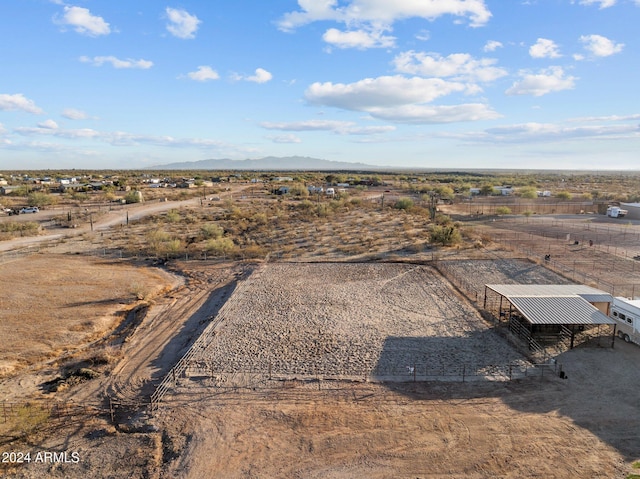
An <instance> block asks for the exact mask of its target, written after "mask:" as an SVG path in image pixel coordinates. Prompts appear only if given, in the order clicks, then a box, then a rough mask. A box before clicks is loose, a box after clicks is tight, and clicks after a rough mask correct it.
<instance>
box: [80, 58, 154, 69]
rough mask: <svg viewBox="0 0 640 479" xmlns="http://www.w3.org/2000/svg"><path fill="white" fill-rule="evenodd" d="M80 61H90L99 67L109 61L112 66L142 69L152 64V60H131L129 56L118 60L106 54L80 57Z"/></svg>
mask: <svg viewBox="0 0 640 479" xmlns="http://www.w3.org/2000/svg"><path fill="white" fill-rule="evenodd" d="M80 61H81V62H83V63H91V64H93V65H94V66H97V67H100V66H102V65H104V64H105V63H110V64H111V66H112V67H113V68H118V69H122V68H139V69H142V70H147V69H149V68H151V67H152V66H153V62H152V61H149V60H142V59H141V60H133V59H131V58H127V59H126V60H120V59H119V58H116V57H114V56H106V57H93V58H89V57H86V56H82V57H80Z"/></svg>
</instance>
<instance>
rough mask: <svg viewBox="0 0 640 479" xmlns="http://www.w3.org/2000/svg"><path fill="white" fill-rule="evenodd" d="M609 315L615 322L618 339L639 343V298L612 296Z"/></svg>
mask: <svg viewBox="0 0 640 479" xmlns="http://www.w3.org/2000/svg"><path fill="white" fill-rule="evenodd" d="M610 316H611V317H612V318H613V319H615V321H616V323H617V329H618V337H619V338H620V339H624V340H625V341H626V342H627V343H636V344H638V345H640V300H637V299H636V300H632V299H627V298H621V297H616V298H613V303H611V313H610Z"/></svg>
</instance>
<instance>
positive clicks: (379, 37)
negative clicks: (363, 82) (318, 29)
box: [322, 28, 396, 50]
mask: <svg viewBox="0 0 640 479" xmlns="http://www.w3.org/2000/svg"><path fill="white" fill-rule="evenodd" d="M384 31H385V30H384V29H379V30H364V29H361V30H351V31H346V32H342V31H340V30H338V29H336V28H330V29H329V30H327V31H326V32H325V33H324V35H323V36H322V39H323V40H324V41H325V42H327V43H329V44H331V45H333V46H335V47H337V48H358V49H360V50H364V49H366V48H391V47H393V46H395V41H396V38H395V37H391V36H387V35H383V32H384Z"/></svg>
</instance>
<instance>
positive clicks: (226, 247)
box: [206, 238, 236, 256]
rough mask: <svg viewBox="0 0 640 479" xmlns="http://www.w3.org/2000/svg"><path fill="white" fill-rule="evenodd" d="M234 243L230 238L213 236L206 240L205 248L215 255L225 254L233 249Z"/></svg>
mask: <svg viewBox="0 0 640 479" xmlns="http://www.w3.org/2000/svg"><path fill="white" fill-rule="evenodd" d="M235 247H236V246H235V244H234V243H233V240H232V239H231V238H215V239H210V240H209V241H207V244H206V250H207V252H208V253H211V254H213V255H216V256H226V255H228V254H230V253H232V252H233V251H234V250H235Z"/></svg>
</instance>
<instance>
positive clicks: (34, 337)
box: [0, 254, 180, 377]
mask: <svg viewBox="0 0 640 479" xmlns="http://www.w3.org/2000/svg"><path fill="white" fill-rule="evenodd" d="M0 276H2V284H3V288H2V295H1V296H0V323H1V324H2V327H3V334H2V335H0V377H2V376H7V375H9V374H10V373H12V372H14V371H16V370H18V369H20V368H22V367H28V366H34V365H37V364H38V363H40V362H42V361H43V360H45V359H47V358H58V357H59V356H61V355H71V354H73V352H74V350H75V349H76V348H77V347H80V348H81V347H86V345H87V344H88V343H90V342H92V341H96V340H98V339H100V338H102V337H103V336H104V335H105V334H106V333H107V332H108V331H111V330H112V329H114V328H115V327H116V326H117V325H118V324H119V323H120V322H121V321H122V320H123V318H124V317H126V316H127V314H128V312H129V311H130V310H131V309H133V308H134V307H135V305H136V304H137V303H138V302H139V301H140V300H145V299H146V300H149V299H151V298H153V297H155V296H158V295H159V294H161V293H162V292H166V291H167V290H170V289H173V288H174V287H176V286H177V285H178V284H179V282H180V279H179V278H178V277H176V276H173V275H170V274H167V273H166V272H165V271H163V270H160V269H157V268H137V267H135V266H132V265H130V264H123V263H118V262H115V261H105V260H97V259H93V258H87V257H80V256H62V255H58V256H56V255H44V254H42V255H32V256H28V257H21V258H18V259H15V260H12V261H9V262H4V263H2V264H0Z"/></svg>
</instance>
